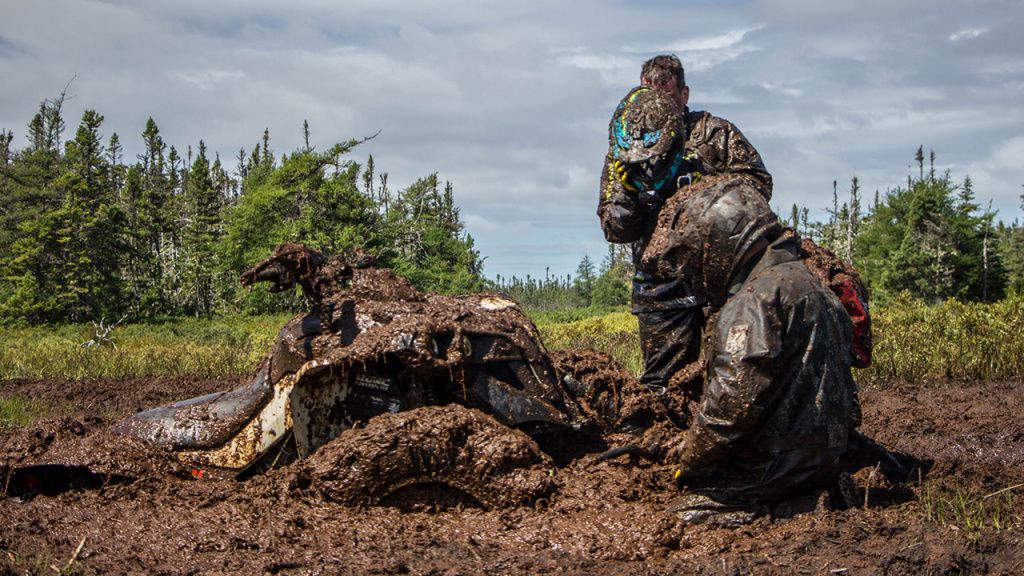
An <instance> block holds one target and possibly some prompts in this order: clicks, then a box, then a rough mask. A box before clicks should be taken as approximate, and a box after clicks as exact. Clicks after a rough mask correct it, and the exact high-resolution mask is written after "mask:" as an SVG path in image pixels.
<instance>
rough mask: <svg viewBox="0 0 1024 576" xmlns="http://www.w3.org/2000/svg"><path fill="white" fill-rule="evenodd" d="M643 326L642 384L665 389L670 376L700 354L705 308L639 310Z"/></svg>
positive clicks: (641, 327) (641, 347)
mask: <svg viewBox="0 0 1024 576" xmlns="http://www.w3.org/2000/svg"><path fill="white" fill-rule="evenodd" d="M635 314H636V316H637V321H638V322H637V323H638V324H639V326H640V350H641V351H642V352H643V355H644V373H643V374H641V375H640V383H641V384H643V385H644V386H647V388H649V389H651V390H653V391H657V392H659V393H660V392H661V391H662V390H663V387H664V386H665V385H666V384H667V383H668V381H669V379H670V378H672V375H673V374H675V373H676V372H678V371H680V370H682V369H683V368H684V367H685V366H687V365H688V364H690V363H692V362H695V361H696V360H697V357H698V356H699V355H700V342H699V341H698V340H699V338H700V332H701V326H703V325H704V313H703V310H702V309H701V307H699V306H695V307H690V308H673V309H670V310H653V311H650V312H635Z"/></svg>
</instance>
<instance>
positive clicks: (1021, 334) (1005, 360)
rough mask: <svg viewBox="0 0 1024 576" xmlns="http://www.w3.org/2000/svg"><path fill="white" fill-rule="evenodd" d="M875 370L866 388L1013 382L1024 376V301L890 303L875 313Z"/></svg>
mask: <svg viewBox="0 0 1024 576" xmlns="http://www.w3.org/2000/svg"><path fill="white" fill-rule="evenodd" d="M871 316H872V322H873V332H874V335H875V351H874V358H873V365H872V366H871V368H868V369H866V370H860V371H858V372H857V378H858V380H860V381H861V382H862V383H869V384H876V385H884V384H887V383H890V382H907V383H919V384H924V383H928V382H931V381H938V380H961V381H968V380H993V379H1010V378H1017V377H1020V375H1021V374H1024V297H1021V296H1018V297H1014V298H1008V299H1006V300H1002V301H999V302H993V303H964V302H958V301H956V300H950V301H947V302H945V303H942V304H936V305H926V304H924V303H921V302H919V301H910V300H909V299H907V302H906V303H902V304H895V303H890V304H888V305H886V306H884V307H876V308H875V309H874V310H872V315H871Z"/></svg>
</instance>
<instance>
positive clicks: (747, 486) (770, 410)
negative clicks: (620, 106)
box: [680, 237, 859, 505]
mask: <svg viewBox="0 0 1024 576" xmlns="http://www.w3.org/2000/svg"><path fill="white" fill-rule="evenodd" d="M798 242H799V239H797V238H792V237H788V238H787V237H783V238H780V239H778V240H776V241H774V242H772V243H771V244H770V245H769V246H768V247H767V248H766V249H765V251H764V254H763V255H762V256H761V257H760V260H759V261H757V263H756V264H755V265H754V267H753V269H752V270H751V271H750V273H749V275H747V276H746V279H745V281H743V283H742V285H740V287H739V290H738V291H737V292H735V294H734V295H733V296H731V297H730V298H729V299H728V300H727V301H726V302H725V304H724V306H723V307H722V308H721V309H720V311H719V313H718V316H717V318H716V321H715V324H714V326H713V327H712V328H711V330H712V335H711V340H710V348H709V350H708V368H707V375H706V384H705V389H704V396H703V399H702V402H701V405H700V408H699V410H698V412H697V414H696V416H695V419H694V424H693V426H692V427H691V428H690V429H689V430H688V431H687V433H686V435H685V440H684V442H683V445H682V448H681V449H680V470H681V476H682V478H683V482H684V484H686V485H687V486H688V487H689V488H690V489H692V490H693V491H696V492H698V493H702V494H706V495H708V496H710V497H711V498H713V499H714V500H715V501H717V502H721V503H723V504H726V505H747V504H756V503H765V502H775V501H779V500H783V499H786V498H789V497H792V496H793V495H794V494H797V493H799V492H801V491H806V490H809V489H813V488H816V487H821V486H824V485H825V484H827V483H828V482H829V481H831V479H832V478H833V477H834V475H835V474H836V472H837V466H838V459H839V457H840V456H841V455H842V454H843V453H844V452H845V451H846V448H847V443H848V439H849V434H850V432H851V429H852V428H853V426H854V425H855V424H856V423H857V421H859V404H858V403H857V389H856V384H855V383H854V380H853V377H852V375H851V373H850V337H851V325H850V318H849V316H848V315H847V314H846V312H845V311H844V310H843V307H842V305H841V304H840V303H839V301H838V299H837V298H836V296H835V294H833V293H832V292H831V291H829V290H827V289H825V288H823V287H822V285H821V282H820V281H818V280H817V279H816V278H815V277H814V276H813V275H812V274H811V273H810V272H809V271H808V270H807V268H806V266H804V264H803V263H802V262H801V261H800V259H799V244H798ZM712 249H713V248H712ZM705 258H707V257H705Z"/></svg>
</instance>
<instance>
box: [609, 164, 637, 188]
mask: <svg viewBox="0 0 1024 576" xmlns="http://www.w3.org/2000/svg"><path fill="white" fill-rule="evenodd" d="M609 160H610V162H609V163H608V179H609V180H617V181H618V182H619V183H620V184H622V187H623V189H625V190H626V191H627V192H631V193H633V194H636V193H637V192H639V191H640V190H639V189H638V188H637V187H636V186H634V185H633V184H632V183H630V176H629V169H628V168H627V167H626V163H625V162H623V161H622V160H617V159H612V158H609Z"/></svg>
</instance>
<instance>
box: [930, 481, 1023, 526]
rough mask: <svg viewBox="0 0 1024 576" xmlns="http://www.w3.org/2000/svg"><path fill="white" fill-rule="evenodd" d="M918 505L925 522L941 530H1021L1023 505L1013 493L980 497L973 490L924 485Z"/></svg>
mask: <svg viewBox="0 0 1024 576" xmlns="http://www.w3.org/2000/svg"><path fill="white" fill-rule="evenodd" d="M918 502H919V503H920V505H921V508H922V509H923V511H924V514H925V518H926V519H927V520H928V521H930V522H937V523H939V524H942V525H944V526H955V527H957V528H960V529H965V530H969V531H978V530H986V529H989V530H1008V529H1019V528H1021V527H1022V526H1024V517H1022V516H1021V504H1022V502H1021V501H1020V497H1019V496H1017V495H1016V494H1015V493H1014V491H1012V490H1008V491H1006V492H1002V493H990V494H980V493H978V492H977V491H973V490H966V489H963V488H949V487H941V486H935V485H932V484H929V483H925V484H924V486H922V487H921V488H920V489H919V492H918Z"/></svg>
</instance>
